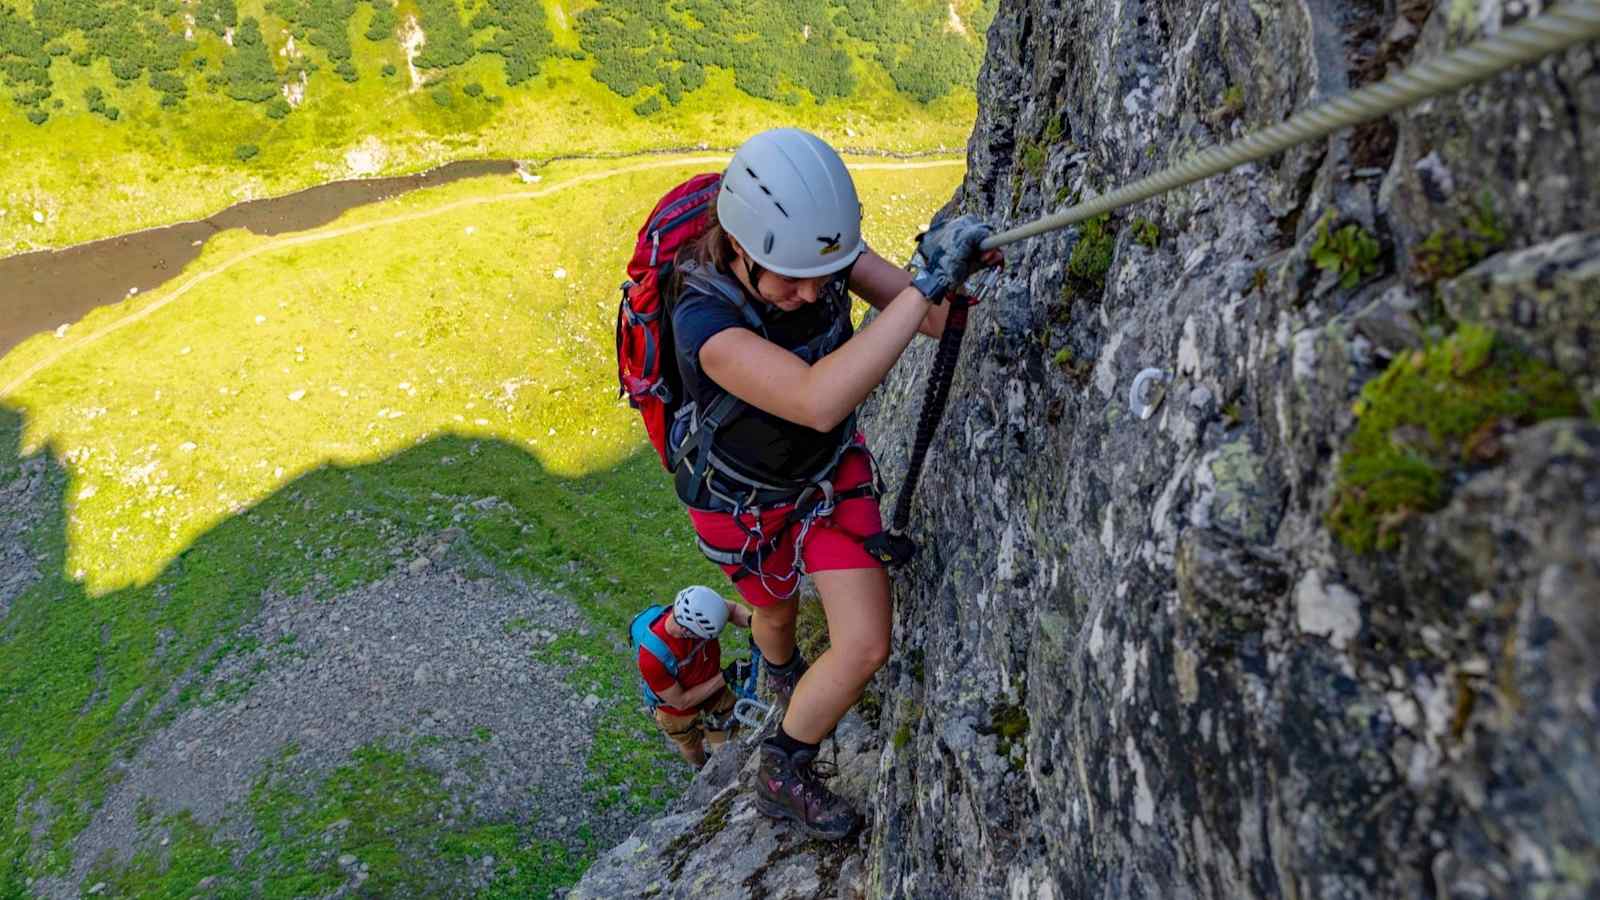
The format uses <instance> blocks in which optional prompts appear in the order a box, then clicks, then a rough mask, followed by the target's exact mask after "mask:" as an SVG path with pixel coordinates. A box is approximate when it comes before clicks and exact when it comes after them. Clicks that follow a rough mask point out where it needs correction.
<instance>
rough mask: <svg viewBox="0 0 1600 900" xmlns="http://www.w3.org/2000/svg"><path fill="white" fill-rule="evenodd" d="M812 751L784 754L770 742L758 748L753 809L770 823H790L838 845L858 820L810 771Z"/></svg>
mask: <svg viewBox="0 0 1600 900" xmlns="http://www.w3.org/2000/svg"><path fill="white" fill-rule="evenodd" d="M816 758H817V752H816V751H815V750H796V751H795V752H794V754H793V755H791V754H788V753H785V752H783V750H782V749H780V748H779V747H777V746H775V745H773V744H772V743H771V742H763V743H762V745H761V767H760V768H759V769H757V770H756V809H757V811H759V812H760V813H761V814H762V815H764V816H767V817H769V818H773V819H790V820H792V821H794V822H795V823H796V824H797V825H799V826H800V829H801V830H802V831H804V832H805V833H806V834H807V835H809V836H811V837H814V838H821V839H822V840H825V841H837V840H841V839H843V838H845V837H848V836H849V835H850V832H852V831H854V830H855V827H856V825H857V823H858V822H859V820H858V819H857V817H856V813H855V810H853V809H851V808H850V804H849V803H846V802H845V801H844V800H843V799H842V798H840V797H839V796H838V795H837V794H835V793H834V792H832V791H830V790H828V789H827V788H826V787H824V786H823V784H822V782H821V780H819V779H818V778H817V774H816V772H814V771H812V768H811V764H812V762H813V761H814V760H815V759H816Z"/></svg>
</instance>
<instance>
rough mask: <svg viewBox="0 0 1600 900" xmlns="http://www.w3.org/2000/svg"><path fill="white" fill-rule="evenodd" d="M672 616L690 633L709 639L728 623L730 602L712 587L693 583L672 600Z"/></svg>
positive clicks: (719, 632)
mask: <svg viewBox="0 0 1600 900" xmlns="http://www.w3.org/2000/svg"><path fill="white" fill-rule="evenodd" d="M672 617H673V618H674V619H676V620H677V622H678V624H679V625H680V626H682V627H683V628H684V629H685V630H686V631H688V632H689V633H690V634H692V635H694V636H695V637H697V638H703V639H705V640H708V641H709V640H711V639H712V638H714V637H716V636H717V635H719V634H721V633H722V626H724V625H726V624H728V604H727V603H726V602H724V601H723V599H722V595H721V594H718V593H717V592H716V591H713V590H712V589H711V588H708V587H701V586H700V585H698V584H696V585H691V586H690V587H686V588H684V589H683V590H681V591H679V592H678V598H677V599H676V600H673V601H672Z"/></svg>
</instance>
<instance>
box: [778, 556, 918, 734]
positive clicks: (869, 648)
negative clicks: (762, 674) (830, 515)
mask: <svg viewBox="0 0 1600 900" xmlns="http://www.w3.org/2000/svg"><path fill="white" fill-rule="evenodd" d="M811 580H812V581H814V582H815V583H816V585H817V592H818V593H819V594H821V595H822V611H823V613H824V614H826V615H827V617H828V643H829V647H828V651H827V652H826V653H824V654H822V655H821V656H820V657H818V658H817V660H816V661H815V662H813V663H812V664H811V668H810V670H809V671H807V672H806V674H805V675H804V676H802V677H801V678H800V683H799V684H798V685H796V686H795V689H794V696H793V698H792V699H790V701H789V711H788V712H787V713H786V714H785V715H784V718H783V730H784V731H785V732H787V733H788V735H789V736H790V737H792V738H794V739H795V740H797V741H804V742H806V743H808V744H815V743H819V742H820V741H821V740H822V739H823V738H824V737H826V736H827V734H828V732H830V731H832V730H833V726H835V725H837V724H839V720H840V719H841V718H843V717H844V714H845V711H846V710H848V709H849V708H850V707H851V706H852V705H854V704H855V702H856V700H857V699H859V698H860V697H861V691H862V689H864V688H865V687H866V686H867V682H869V681H871V680H872V676H873V674H874V673H876V672H877V671H878V670H879V669H881V668H883V664H884V662H885V661H886V660H887V659H888V658H889V634H890V630H891V627H892V621H891V615H890V609H889V573H887V572H885V571H884V570H883V569H880V568H869V569H837V570H834V571H830V572H818V573H816V574H814V575H812V576H811ZM791 609H792V607H791ZM763 612H765V610H763ZM789 636H790V645H791V646H792V645H793V636H794V620H793V614H792V612H791V618H790V620H789ZM759 640H760V638H759V636H758V637H757V641H758V642H759ZM761 652H762V653H766V652H767V651H766V645H765V644H762V649H761Z"/></svg>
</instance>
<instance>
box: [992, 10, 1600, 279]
mask: <svg viewBox="0 0 1600 900" xmlns="http://www.w3.org/2000/svg"><path fill="white" fill-rule="evenodd" d="M1595 38H1600V2H1595V0H1576V2H1571V3H1566V4H1563V5H1561V6H1558V7H1555V8H1554V9H1550V10H1547V11H1545V12H1543V13H1541V14H1540V15H1539V16H1537V17H1535V18H1533V19H1529V20H1528V21H1525V22H1522V23H1520V24H1517V25H1514V26H1512V27H1511V28H1508V29H1506V30H1505V31H1502V32H1500V33H1499V34H1496V35H1493V36H1492V37H1487V38H1484V39H1483V40H1481V41H1477V42H1475V43H1472V44H1469V45H1467V46H1465V47H1461V48H1458V49H1456V50H1452V51H1450V52H1448V53H1445V54H1444V55H1442V56H1438V57H1435V58H1434V59H1430V60H1428V61H1426V62H1423V63H1419V64H1418V65H1416V66H1414V67H1412V68H1410V69H1407V70H1405V71H1402V72H1398V73H1396V74H1394V75H1391V76H1389V77H1388V78H1385V79H1384V80H1382V81H1380V82H1378V83H1377V84H1372V85H1368V86H1367V87H1364V88H1361V89H1360V90H1357V91H1355V92H1353V93H1349V94H1342V95H1340V96H1338V97H1334V98H1332V99H1330V100H1327V101H1325V102H1323V103H1321V104H1318V105H1317V106H1314V107H1312V108H1311V109H1308V110H1306V111H1304V112H1301V113H1296V114H1295V115H1293V116H1291V117H1289V118H1288V119H1287V120H1285V121H1283V122H1280V123H1279V124H1277V125H1273V126H1271V127H1269V128H1266V129H1264V130H1262V131H1258V132H1256V133H1255V134H1251V135H1247V136H1245V137H1242V138H1240V139H1239V140H1236V141H1233V142H1231V143H1228V144H1224V145H1222V146H1218V147H1211V148H1210V149H1207V150H1204V151H1202V152H1200V153H1198V154H1196V155H1194V156H1192V157H1190V158H1188V159H1186V160H1184V161H1182V162H1180V163H1178V164H1177V165H1174V166H1171V167H1170V168H1167V169H1164V170H1162V171H1160V172H1157V173H1156V174H1154V175H1151V176H1148V177H1146V178H1142V179H1140V180H1138V181H1135V182H1133V183H1132V184H1129V185H1126V186H1124V187H1121V188H1118V189H1117V190H1114V191H1112V192H1111V193H1109V194H1103V195H1101V196H1099V197H1096V198H1094V199H1092V200H1086V201H1084V202H1082V203H1079V204H1076V205H1074V206H1072V207H1069V208H1067V209H1065V210H1062V211H1061V212H1058V213H1055V214H1053V215H1049V216H1044V217H1042V218H1039V219H1036V220H1034V221H1032V222H1029V223H1028V224H1026V225H1020V226H1018V227H1016V228H1012V229H1010V230H1008V231H1002V232H1000V233H999V234H996V235H994V236H992V237H990V238H988V239H986V240H985V241H984V242H983V244H982V247H983V249H984V250H993V249H995V248H996V247H1004V246H1005V245H1007V244H1011V243H1015V242H1017V241H1020V240H1022V239H1023V238H1028V237H1033V236H1034V235H1038V234H1043V233H1045V232H1047V231H1055V230H1057V229H1060V228H1065V227H1067V226H1068V225H1073V224H1076V223H1078V222H1082V221H1084V220H1086V219H1091V218H1093V217H1095V216H1097V215H1100V214H1101V213H1104V212H1110V211H1111V210H1113V209H1117V208H1118V207H1122V206H1127V205H1128V204H1130V203H1138V202H1139V201H1141V200H1147V199H1149V198H1151V197H1154V196H1156V195H1157V194H1163V193H1166V192H1167V191H1170V190H1173V189H1174V188H1179V187H1182V186H1184V185H1186V184H1191V183H1193V182H1196V181H1200V180H1202V179H1205V178H1209V177H1211V176H1212V175H1216V174H1219V173H1221V172H1225V171H1227V170H1228V169H1231V168H1233V167H1235V166H1240V165H1243V164H1245V163H1247V162H1254V161H1255V160H1258V159H1264V158H1265V157H1268V156H1271V155H1273V154H1274V153H1281V152H1282V151H1284V150H1287V149H1288V148H1290V147H1293V146H1294V145H1296V144H1302V143H1306V142H1308V141H1313V140H1316V139H1318V138H1321V137H1326V136H1327V135H1329V134H1332V133H1333V132H1335V131H1338V130H1339V129H1340V128H1345V127H1348V126H1350V125H1356V124H1359V123H1361V122H1366V121H1370V120H1372V119H1377V118H1380V117H1382V116H1385V115H1387V114H1389V113H1391V112H1394V111H1395V110H1397V109H1401V108H1403V107H1406V106H1410V105H1412V104H1414V103H1418V102H1420V101H1422V100H1426V99H1429V98H1431V97H1437V96H1439V95H1441V94H1446V93H1449V92H1450V91H1454V90H1457V89H1459V88H1462V87H1465V86H1467V85H1469V84H1472V83H1474V82H1478V81H1482V80H1484V79H1486V78H1488V77H1489V76H1491V75H1495V74H1498V73H1500V72H1503V71H1505V70H1506V69H1509V68H1512V67H1513V66H1517V65H1521V64H1523V63H1528V62H1533V61H1534V60H1538V59H1542V58H1544V57H1546V56H1550V55H1553V54H1555V53H1560V52H1561V51H1563V50H1566V49H1568V48H1570V47H1575V46H1577V45H1578V44H1581V43H1583V42H1584V41H1589V40H1593V39H1595Z"/></svg>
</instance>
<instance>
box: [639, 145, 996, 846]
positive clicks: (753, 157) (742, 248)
mask: <svg viewBox="0 0 1600 900" xmlns="http://www.w3.org/2000/svg"><path fill="white" fill-rule="evenodd" d="M707 216H708V217H710V223H709V227H708V229H707V230H706V231H705V232H704V233H703V234H702V235H701V236H699V237H698V238H696V239H695V240H693V242H692V243H689V244H686V245H684V246H683V248H682V249H680V250H679V252H678V254H677V258H676V261H675V275H674V278H675V287H676V297H675V300H674V302H673V303H672V305H671V307H670V309H671V328H672V334H673V343H674V344H675V346H676V351H677V364H678V371H679V374H680V376H681V378H682V383H683V390H684V400H685V403H684V406H683V407H682V409H681V410H680V411H679V413H678V415H677V418H676V419H675V421H674V422H673V427H672V432H671V437H670V439H669V442H670V444H671V446H672V447H673V449H674V450H675V452H677V453H679V454H680V458H682V459H684V460H685V461H686V462H685V463H684V464H683V465H680V466H678V467H677V468H676V484H677V491H678V495H679V497H680V499H682V500H683V502H684V503H685V504H687V505H688V507H689V516H690V518H691V519H692V520H693V523H694V528H695V531H696V533H697V534H698V536H699V543H700V546H701V549H702V550H703V551H704V552H705V553H706V555H707V556H708V557H710V558H711V559H712V560H714V561H716V562H718V563H721V564H722V567H723V570H724V571H725V572H726V573H727V574H728V575H729V576H730V577H731V578H732V579H733V581H734V584H735V586H736V587H737V588H738V589H739V592H740V593H741V594H742V595H743V597H744V599H745V600H746V601H747V602H748V603H749V604H750V605H751V606H753V607H755V608H756V613H755V615H754V617H753V621H752V625H751V630H752V633H753V635H754V638H755V641H756V643H757V645H758V646H759V647H760V649H761V654H762V656H763V657H764V658H765V660H766V661H767V669H766V672H767V675H766V677H767V683H768V684H769V686H770V687H771V688H772V690H773V692H774V694H775V695H776V696H777V698H778V700H779V702H780V703H785V704H786V705H787V708H786V710H785V711H784V716H783V719H782V723H781V725H780V726H779V728H778V730H777V733H776V734H775V735H774V736H772V737H771V738H769V739H767V740H766V741H765V742H763V744H762V745H761V749H760V752H761V762H760V772H759V775H758V777H757V779H756V786H755V789H756V802H757V807H758V808H759V809H760V811H761V812H762V813H764V814H766V815H768V816H772V817H781V818H788V819H791V820H793V821H795V822H797V823H798V824H799V825H800V827H801V828H803V829H804V830H805V831H806V832H807V833H808V834H810V835H812V836H814V837H820V838H825V839H829V840H837V839H840V838H843V837H845V836H846V835H848V834H849V833H850V832H851V831H852V830H853V829H854V828H855V826H856V824H857V821H858V820H857V817H856V814H855V812H854V811H853V810H852V809H851V808H850V806H849V804H848V803H847V802H845V801H844V800H842V799H840V798H839V797H837V796H835V795H834V794H833V793H832V792H831V791H830V790H828V788H827V787H826V786H825V785H823V784H822V783H821V781H819V779H818V778H817V776H816V773H815V772H814V770H813V767H812V763H813V761H814V760H815V758H816V754H817V748H818V744H819V743H820V742H821V741H822V740H823V739H824V738H825V737H826V736H827V735H828V734H830V733H831V732H832V731H833V728H834V726H835V725H836V724H837V723H838V721H839V719H840V718H841V717H843V715H844V713H845V711H846V710H848V709H849V708H850V707H851V705H853V704H854V703H855V702H856V700H857V699H858V698H859V697H860V696H861V692H862V690H863V689H864V688H865V687H866V685H867V682H868V681H869V680H870V679H871V678H872V676H873V673H875V672H877V670H878V669H879V668H880V667H882V666H883V664H884V661H885V660H886V659H887V657H888V654H889V634H890V610H889V578H888V574H887V573H886V572H885V570H884V569H883V566H882V564H881V563H880V562H879V560H878V559H877V558H875V557H874V556H873V555H872V554H869V553H868V552H867V551H866V550H865V549H864V548H863V546H862V545H863V541H864V540H865V539H866V538H868V537H870V536H872V535H875V534H877V533H879V532H881V531H882V530H883V529H882V524H881V521H880V518H879V512H878V500H877V490H876V479H875V477H874V472H873V467H872V460H871V456H870V455H869V453H868V451H867V447H866V442H865V439H864V438H863V436H862V435H861V434H860V433H859V431H858V430H857V428H856V421H855V414H856V407H857V406H859V405H860V404H861V402H862V401H863V400H864V399H865V398H866V396H867V394H868V393H870V392H871V391H872V389H873V388H875V387H877V386H878V384H879V383H880V382H881V381H882V380H883V379H884V377H885V376H886V375H887V374H888V372H889V369H890V367H892V366H893V365H894V363H895V361H896V360H897V359H898V358H899V357H900V354H901V353H902V352H903V351H904V350H905V349H906V347H907V346H908V345H909V344H910V342H911V339H912V337H913V336H914V335H916V334H917V333H918V332H919V331H920V332H921V333H923V334H926V335H929V336H932V337H938V336H939V335H940V333H941V332H942V331H943V328H944V322H945V317H946V314H947V311H948V307H946V306H942V305H940V301H941V300H942V299H943V298H944V296H945V294H946V293H947V292H948V291H950V290H952V289H955V288H958V287H959V286H960V285H961V283H962V281H963V280H964V279H965V278H966V276H967V275H968V274H970V273H971V271H972V270H973V269H974V268H976V267H977V266H980V265H992V264H994V263H997V262H998V261H999V259H1000V257H999V253H998V251H993V252H991V253H988V254H984V253H982V252H981V251H980V249H979V246H978V245H979V244H980V242H981V241H982V240H983V239H984V238H985V237H987V236H988V235H989V234H990V233H991V229H990V228H989V227H988V226H987V225H985V224H983V223H982V222H979V221H978V220H977V219H975V218H973V217H971V216H963V217H960V218H956V219H952V220H949V221H945V222H942V223H940V224H938V225H935V226H934V227H933V228H931V229H930V230H929V231H928V232H927V233H926V234H925V235H924V236H923V237H922V239H921V253H920V256H921V260H922V262H921V268H920V269H919V270H918V271H917V272H916V273H914V277H913V273H908V272H906V271H904V270H902V269H900V268H898V267H896V266H894V265H892V264H891V263H889V262H887V261H886V260H884V259H883V258H882V257H880V256H879V255H877V254H876V253H874V252H872V251H871V250H870V249H868V248H867V245H866V243H865V242H864V241H863V240H862V238H861V205H860V202H859V201H858V199H857V197H856V190H855V185H854V183H853V182H852V180H851V178H850V173H849V172H848V171H847V170H846V168H845V165H844V162H843V161H842V160H841V159H840V158H839V155H838V154H837V153H835V152H834V150H833V149H832V148H831V147H829V146H828V145H827V144H825V143H823V142H822V141H821V140H819V139H818V138H816V137H815V136H813V135H811V134H808V133H806V132H804V131H799V130H795V129H777V130H773V131H767V132H763V133H761V134H758V135H756V136H755V137H753V138H751V139H750V140H748V141H747V142H746V143H745V144H744V145H743V146H741V147H740V148H739V149H738V151H737V152H736V153H735V154H734V156H733V159H732V161H731V162H730V163H729V165H728V168H727V170H726V172H725V173H724V174H723V176H722V180H721V184H720V186H719V188H718V189H717V196H716V202H715V204H714V205H712V207H711V208H710V209H708V211H707ZM851 292H853V293H855V294H856V295H858V296H860V297H861V298H863V299H864V300H865V301H866V302H867V303H869V304H871V305H872V306H874V307H876V308H877V309H878V310H880V312H879V315H878V316H877V318H875V319H874V320H873V321H872V322H871V323H870V324H868V325H867V326H866V327H864V328H862V329H861V331H860V332H859V333H856V332H855V331H854V329H853V327H852V325H851V319H850V297H849V295H850V293H851ZM801 575H809V576H810V577H811V579H812V581H813V583H814V584H815V586H816V589H817V592H818V594H820V596H821V600H822V608H823V611H824V614H825V616H826V618H827V623H828V640H829V644H830V647H829V649H828V650H827V651H826V652H825V653H823V654H822V655H821V656H819V657H818V658H817V659H816V660H814V661H813V662H812V663H811V664H810V666H809V668H808V666H807V663H806V661H805V660H804V659H803V658H801V655H800V653H799V652H798V650H797V648H796V646H795V614H796V609H797V605H798V598H797V596H796V593H797V589H798V587H799V582H800V577H801Z"/></svg>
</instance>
